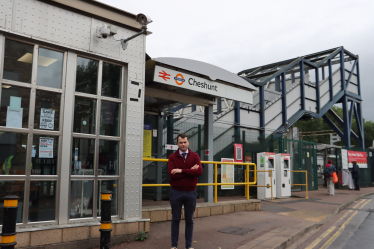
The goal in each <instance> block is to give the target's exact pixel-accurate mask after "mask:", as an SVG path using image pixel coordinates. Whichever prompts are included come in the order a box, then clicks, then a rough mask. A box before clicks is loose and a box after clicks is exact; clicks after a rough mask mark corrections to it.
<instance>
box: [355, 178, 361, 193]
mask: <svg viewBox="0 0 374 249" xmlns="http://www.w3.org/2000/svg"><path fill="white" fill-rule="evenodd" d="M359 180H360V178H353V182H354V184H355V190H360V185H358V181H359Z"/></svg>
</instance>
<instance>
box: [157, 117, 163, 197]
mask: <svg viewBox="0 0 374 249" xmlns="http://www.w3.org/2000/svg"><path fill="white" fill-rule="evenodd" d="M163 128H164V118H163V117H162V116H158V127H157V157H158V158H162V146H163V138H164V135H163V130H164V129H163ZM162 164H163V163H162V162H157V163H156V165H157V171H156V182H157V184H161V183H162ZM161 197H162V187H157V188H156V198H155V199H156V200H157V201H160V200H161Z"/></svg>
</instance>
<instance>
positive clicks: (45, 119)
mask: <svg viewBox="0 0 374 249" xmlns="http://www.w3.org/2000/svg"><path fill="white" fill-rule="evenodd" d="M54 127H55V110H52V109H47V108H42V109H41V110H40V129H45V130H53V129H54Z"/></svg>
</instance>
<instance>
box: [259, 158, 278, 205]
mask: <svg viewBox="0 0 374 249" xmlns="http://www.w3.org/2000/svg"><path fill="white" fill-rule="evenodd" d="M276 169H277V167H276V160H275V153H273V152H261V153H257V170H272V178H271V179H272V181H273V198H275V196H276V180H275V177H276ZM270 181H271V180H270V172H257V185H262V186H269V187H268V188H266V187H257V199H259V200H265V199H270V198H271V188H270V184H271V182H270Z"/></svg>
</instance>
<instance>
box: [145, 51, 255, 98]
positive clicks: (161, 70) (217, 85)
mask: <svg viewBox="0 0 374 249" xmlns="http://www.w3.org/2000/svg"><path fill="white" fill-rule="evenodd" d="M155 60H156V63H157V59H155ZM179 60H180V61H182V62H184V61H188V62H190V60H187V59H179V58H178V59H176V60H175V61H177V62H178V61H179ZM192 62H193V63H194V66H191V65H192V64H191V63H189V64H188V65H187V66H186V65H185V64H183V63H180V64H178V63H176V64H175V65H172V66H173V67H174V68H176V67H178V65H181V66H182V67H181V70H178V69H171V68H168V67H167V66H168V65H166V66H164V65H162V66H161V65H155V66H154V68H153V70H154V71H153V72H152V75H153V79H152V81H153V82H157V83H161V84H166V85H170V86H173V87H177V88H182V89H186V90H190V91H194V92H197V93H202V94H205V95H209V96H213V97H222V98H227V99H232V100H236V101H240V102H244V103H248V104H252V103H253V93H252V92H253V91H254V90H256V88H255V87H253V86H252V85H251V84H250V83H248V82H246V81H245V80H243V79H242V78H241V77H239V76H237V75H235V74H232V73H230V72H228V71H226V70H224V69H222V68H219V67H216V66H213V65H210V64H207V63H204V62H199V61H192ZM199 64H201V65H203V66H201V65H199ZM204 67H205V68H208V70H207V72H204ZM212 69H213V70H212ZM194 73H196V74H198V75H200V76H202V77H199V76H197V75H194ZM212 74H213V75H214V74H215V75H217V76H222V77H221V78H224V79H223V80H222V79H220V78H218V77H217V79H216V80H211V79H209V77H210V76H211V75H212ZM205 75H206V76H207V77H204V76H205ZM225 75H226V76H227V77H226V81H225ZM203 77H204V78H203ZM227 79H230V80H227ZM217 80H219V81H220V82H218V81H217ZM238 81H239V82H240V84H238ZM179 92H180V91H179Z"/></svg>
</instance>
